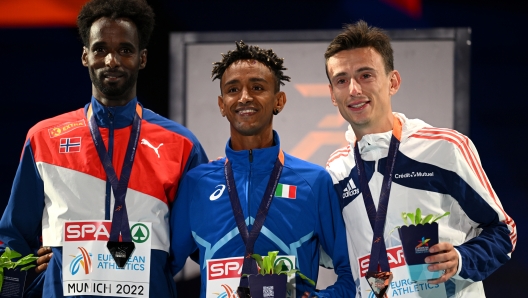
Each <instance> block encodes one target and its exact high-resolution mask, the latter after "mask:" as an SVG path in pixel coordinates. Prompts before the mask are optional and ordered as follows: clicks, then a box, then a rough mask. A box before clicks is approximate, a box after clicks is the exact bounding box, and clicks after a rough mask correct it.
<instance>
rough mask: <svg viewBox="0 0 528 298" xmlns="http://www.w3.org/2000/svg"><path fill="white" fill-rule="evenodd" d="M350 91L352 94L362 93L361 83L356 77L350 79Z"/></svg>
mask: <svg viewBox="0 0 528 298" xmlns="http://www.w3.org/2000/svg"><path fill="white" fill-rule="evenodd" d="M348 89H349V91H350V92H349V93H350V95H352V96H358V95H361V85H359V84H358V82H357V81H356V80H354V79H351V80H350V86H348Z"/></svg>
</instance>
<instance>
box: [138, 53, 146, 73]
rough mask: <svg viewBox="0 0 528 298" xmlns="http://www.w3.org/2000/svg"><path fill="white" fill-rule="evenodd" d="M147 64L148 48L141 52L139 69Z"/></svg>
mask: <svg viewBox="0 0 528 298" xmlns="http://www.w3.org/2000/svg"><path fill="white" fill-rule="evenodd" d="M146 66H147V49H143V50H141V53H140V54H139V69H143V68H145V67H146Z"/></svg>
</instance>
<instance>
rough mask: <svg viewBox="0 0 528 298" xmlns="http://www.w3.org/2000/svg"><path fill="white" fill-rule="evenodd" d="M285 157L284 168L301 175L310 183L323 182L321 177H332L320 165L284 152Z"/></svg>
mask: <svg viewBox="0 0 528 298" xmlns="http://www.w3.org/2000/svg"><path fill="white" fill-rule="evenodd" d="M284 159H285V161H284V170H285V171H288V172H290V173H292V174H295V175H296V176H298V177H301V178H302V179H304V180H305V181H306V182H307V183H308V184H310V185H313V184H315V183H318V182H321V179H326V178H330V176H329V174H328V172H327V171H326V170H325V169H324V168H323V167H322V166H320V165H317V164H314V163H311V162H309V161H306V160H302V159H300V158H297V157H295V156H293V155H289V154H287V153H284Z"/></svg>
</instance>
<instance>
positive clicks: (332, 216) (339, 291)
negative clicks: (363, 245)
mask: <svg viewBox="0 0 528 298" xmlns="http://www.w3.org/2000/svg"><path fill="white" fill-rule="evenodd" d="M320 176H321V177H319V179H317V182H318V184H319V187H318V189H319V192H318V194H317V195H318V204H319V205H318V209H319V214H318V217H319V227H318V229H319V239H320V242H321V245H322V247H323V249H324V251H325V252H326V253H327V254H328V255H329V256H330V257H331V258H332V263H333V265H334V271H335V273H336V274H337V281H336V282H335V284H334V285H332V286H330V287H328V288H326V289H325V290H322V291H320V292H317V293H311V295H314V296H318V297H355V296H356V286H355V284H354V279H353V277H352V272H351V270H350V261H349V257H348V246H347V240H346V231H345V223H344V221H343V217H342V214H341V210H340V208H339V199H338V197H337V194H336V192H335V191H334V189H333V185H332V180H331V178H330V175H329V174H328V173H326V172H323V173H322V174H321V175H320Z"/></svg>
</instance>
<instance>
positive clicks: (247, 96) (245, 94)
mask: <svg viewBox="0 0 528 298" xmlns="http://www.w3.org/2000/svg"><path fill="white" fill-rule="evenodd" d="M239 101H240V102H241V103H247V102H249V101H253V97H252V96H251V95H250V94H249V92H248V90H247V89H243V90H242V96H240V99H239Z"/></svg>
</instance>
